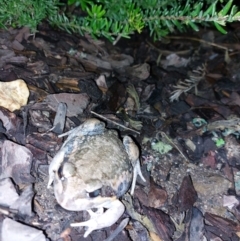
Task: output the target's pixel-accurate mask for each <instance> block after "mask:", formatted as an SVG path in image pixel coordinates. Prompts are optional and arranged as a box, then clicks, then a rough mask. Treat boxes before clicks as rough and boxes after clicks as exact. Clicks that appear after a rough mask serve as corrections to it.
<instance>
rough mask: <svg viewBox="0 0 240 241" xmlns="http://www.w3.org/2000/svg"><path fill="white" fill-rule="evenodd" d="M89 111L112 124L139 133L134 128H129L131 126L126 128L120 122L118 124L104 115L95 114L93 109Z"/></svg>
mask: <svg viewBox="0 0 240 241" xmlns="http://www.w3.org/2000/svg"><path fill="white" fill-rule="evenodd" d="M91 113H92V114H93V115H96V116H97V117H99V118H101V119H103V120H105V121H108V122H111V123H113V124H115V125H117V126H120V127H122V128H123V129H126V130H129V131H132V132H135V133H137V134H138V135H140V132H138V131H135V130H133V129H131V128H128V127H126V126H124V125H121V124H119V123H117V122H115V121H112V120H109V119H108V118H106V117H104V116H102V115H99V114H97V113H96V112H94V111H91Z"/></svg>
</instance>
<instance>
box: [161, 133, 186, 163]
mask: <svg viewBox="0 0 240 241" xmlns="http://www.w3.org/2000/svg"><path fill="white" fill-rule="evenodd" d="M160 133H161V135H162V136H164V137H165V138H166V139H167V141H168V142H170V143H171V144H172V145H173V146H174V147H175V148H176V149H177V150H178V151H179V153H180V154H181V155H182V156H183V158H184V159H185V160H186V161H188V162H189V160H188V158H187V157H186V156H185V155H184V154H183V153H182V151H181V150H180V149H179V147H178V146H177V145H176V144H175V143H174V142H173V141H172V140H171V139H170V138H169V137H168V136H167V135H166V133H164V132H163V131H160Z"/></svg>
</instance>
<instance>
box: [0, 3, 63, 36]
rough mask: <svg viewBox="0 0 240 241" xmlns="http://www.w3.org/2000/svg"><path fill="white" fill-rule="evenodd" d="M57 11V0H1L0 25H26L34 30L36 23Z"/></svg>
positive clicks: (5, 26)
mask: <svg viewBox="0 0 240 241" xmlns="http://www.w3.org/2000/svg"><path fill="white" fill-rule="evenodd" d="M58 11H59V2H58V0H19V1H14V0H1V4H0V27H1V28H3V27H4V28H7V27H9V26H11V27H15V28H16V27H22V26H28V27H30V29H31V30H32V31H33V32H35V31H36V29H37V25H38V24H39V23H40V22H41V21H42V20H43V19H45V18H47V17H48V16H52V15H56V14H58Z"/></svg>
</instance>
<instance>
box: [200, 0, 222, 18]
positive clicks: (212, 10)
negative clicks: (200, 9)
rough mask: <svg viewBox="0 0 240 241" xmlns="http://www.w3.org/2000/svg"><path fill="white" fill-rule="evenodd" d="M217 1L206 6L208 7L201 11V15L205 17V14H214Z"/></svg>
mask: <svg viewBox="0 0 240 241" xmlns="http://www.w3.org/2000/svg"><path fill="white" fill-rule="evenodd" d="M217 2H218V1H215V2H214V3H212V4H211V5H210V6H209V7H208V9H207V10H206V11H205V12H204V13H203V17H206V16H207V15H210V16H213V15H214V14H215V12H216V4H217Z"/></svg>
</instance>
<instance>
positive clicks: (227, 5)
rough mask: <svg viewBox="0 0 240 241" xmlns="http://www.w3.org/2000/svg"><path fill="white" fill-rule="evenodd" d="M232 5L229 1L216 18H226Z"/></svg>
mask: <svg viewBox="0 0 240 241" xmlns="http://www.w3.org/2000/svg"><path fill="white" fill-rule="evenodd" d="M232 3H233V0H229V1H228V3H227V4H226V5H225V7H224V8H223V9H222V10H221V11H220V12H219V13H218V16H219V17H224V16H226V15H227V13H228V11H229V10H230V8H231V6H232Z"/></svg>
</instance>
